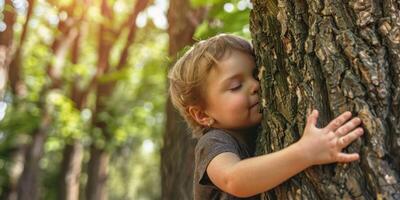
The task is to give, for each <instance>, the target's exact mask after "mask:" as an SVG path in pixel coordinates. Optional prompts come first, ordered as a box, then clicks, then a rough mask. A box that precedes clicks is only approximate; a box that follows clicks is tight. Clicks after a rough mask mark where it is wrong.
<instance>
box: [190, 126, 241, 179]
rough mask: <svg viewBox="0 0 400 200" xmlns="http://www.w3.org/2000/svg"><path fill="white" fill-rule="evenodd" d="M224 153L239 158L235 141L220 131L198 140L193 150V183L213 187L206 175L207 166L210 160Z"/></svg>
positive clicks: (212, 132) (209, 133)
mask: <svg viewBox="0 0 400 200" xmlns="http://www.w3.org/2000/svg"><path fill="white" fill-rule="evenodd" d="M224 152H232V153H234V154H236V155H238V156H239V149H238V144H237V142H236V141H235V139H234V138H233V137H232V136H230V135H228V134H227V133H224V132H222V131H218V130H214V131H210V132H208V133H207V134H205V135H204V136H202V137H201V138H200V140H199V141H198V143H197V145H196V149H195V162H196V168H195V181H197V183H199V184H201V185H214V184H213V183H212V182H211V180H210V179H209V177H208V175H207V171H206V170H207V166H208V164H209V163H210V162H211V160H212V159H213V158H214V157H215V156H217V155H219V154H221V153H224Z"/></svg>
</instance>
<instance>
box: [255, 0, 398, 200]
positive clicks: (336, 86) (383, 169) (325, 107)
mask: <svg viewBox="0 0 400 200" xmlns="http://www.w3.org/2000/svg"><path fill="white" fill-rule="evenodd" d="M253 4H254V9H253V11H252V13H251V25H250V26H251V32H252V37H253V39H254V42H253V44H254V48H255V52H256V55H257V64H258V66H259V69H260V74H261V75H262V79H261V88H262V90H261V93H262V94H261V95H262V100H263V111H264V112H263V116H264V120H263V122H262V126H263V131H262V133H261V136H260V139H259V141H258V142H259V152H260V153H261V154H264V153H270V152H273V151H277V150H279V149H282V148H284V147H286V146H288V145H290V144H291V143H293V142H295V141H296V140H298V139H299V138H300V135H301V133H302V132H303V129H304V126H305V118H306V115H307V112H309V111H310V110H311V109H312V108H316V109H318V110H319V111H320V118H319V123H318V125H319V126H320V127H322V126H326V125H327V123H328V121H330V120H332V119H333V118H334V117H336V116H338V115H339V114H340V113H342V112H343V111H346V110H349V111H351V112H352V113H353V116H358V117H360V118H361V119H362V122H363V128H364V135H363V136H362V138H361V139H358V140H357V141H356V142H354V143H353V144H351V145H350V146H349V147H348V148H347V149H346V151H348V152H359V153H360V156H361V159H360V161H359V162H353V163H350V164H332V165H323V166H314V167H312V168H309V169H307V170H305V171H304V172H303V173H300V174H298V175H297V176H295V177H294V178H291V179H290V180H288V181H286V182H285V183H283V184H281V185H280V186H278V187H276V188H275V189H273V190H271V191H270V192H268V193H266V194H265V197H266V198H267V199H400V185H399V181H400V179H399V170H400V154H399V153H398V152H400V151H399V150H400V121H399V120H398V119H399V117H400V109H399V102H400V8H399V7H400V2H399V1H395V0H383V1H378V0H375V1H374V0H369V1H355V0H351V1H333V0H324V1H322V0H307V1H294V0H280V1H278V2H276V1H267V0H254V2H253Z"/></svg>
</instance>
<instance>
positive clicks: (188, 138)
mask: <svg viewBox="0 0 400 200" xmlns="http://www.w3.org/2000/svg"><path fill="white" fill-rule="evenodd" d="M204 13H205V9H204V8H198V9H193V8H191V6H190V1H188V0H171V1H170V5H169V10H168V23H169V27H168V34H169V49H168V54H169V56H170V57H171V58H172V60H175V59H176V55H177V53H178V52H179V51H180V50H182V49H183V47H185V46H187V45H191V44H193V42H194V41H193V34H194V32H195V30H196V27H197V26H198V25H199V24H200V23H201V21H202V20H203V16H204ZM166 115H167V121H166V131H165V133H164V146H163V148H162V150H161V182H162V183H161V185H162V186H161V187H162V189H161V193H162V195H161V196H162V199H193V191H192V190H193V189H192V187H193V170H194V147H195V145H196V140H195V139H194V138H193V137H192V134H191V132H190V131H189V129H188V127H187V126H186V124H185V122H184V120H183V118H182V117H181V116H180V115H179V113H178V112H177V111H176V109H175V108H174V107H173V105H172V103H171V99H170V98H168V100H167V103H166Z"/></svg>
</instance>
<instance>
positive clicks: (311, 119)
mask: <svg viewBox="0 0 400 200" xmlns="http://www.w3.org/2000/svg"><path fill="white" fill-rule="evenodd" d="M318 114H319V113H318V110H313V111H312V112H311V114H310V115H309V116H308V117H307V126H310V125H313V126H316V125H317V121H318Z"/></svg>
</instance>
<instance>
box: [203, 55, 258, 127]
mask: <svg viewBox="0 0 400 200" xmlns="http://www.w3.org/2000/svg"><path fill="white" fill-rule="evenodd" d="M255 72H256V68H255V61H254V59H253V57H252V56H250V55H247V54H245V53H242V52H240V51H236V50H234V51H233V52H232V53H231V54H230V55H229V57H226V58H224V59H223V60H222V61H221V62H220V64H219V65H218V66H217V67H214V68H212V69H211V71H210V74H209V76H208V77H207V88H206V109H205V113H206V114H207V115H208V116H210V117H211V118H213V119H214V120H215V122H214V124H213V125H212V127H215V128H223V129H228V130H239V129H246V128H250V127H254V126H255V125H257V124H259V123H260V121H261V113H260V112H259V105H260V102H259V98H258V94H257V92H258V90H259V87H260V85H259V82H258V80H256V79H255V76H256V74H255Z"/></svg>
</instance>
